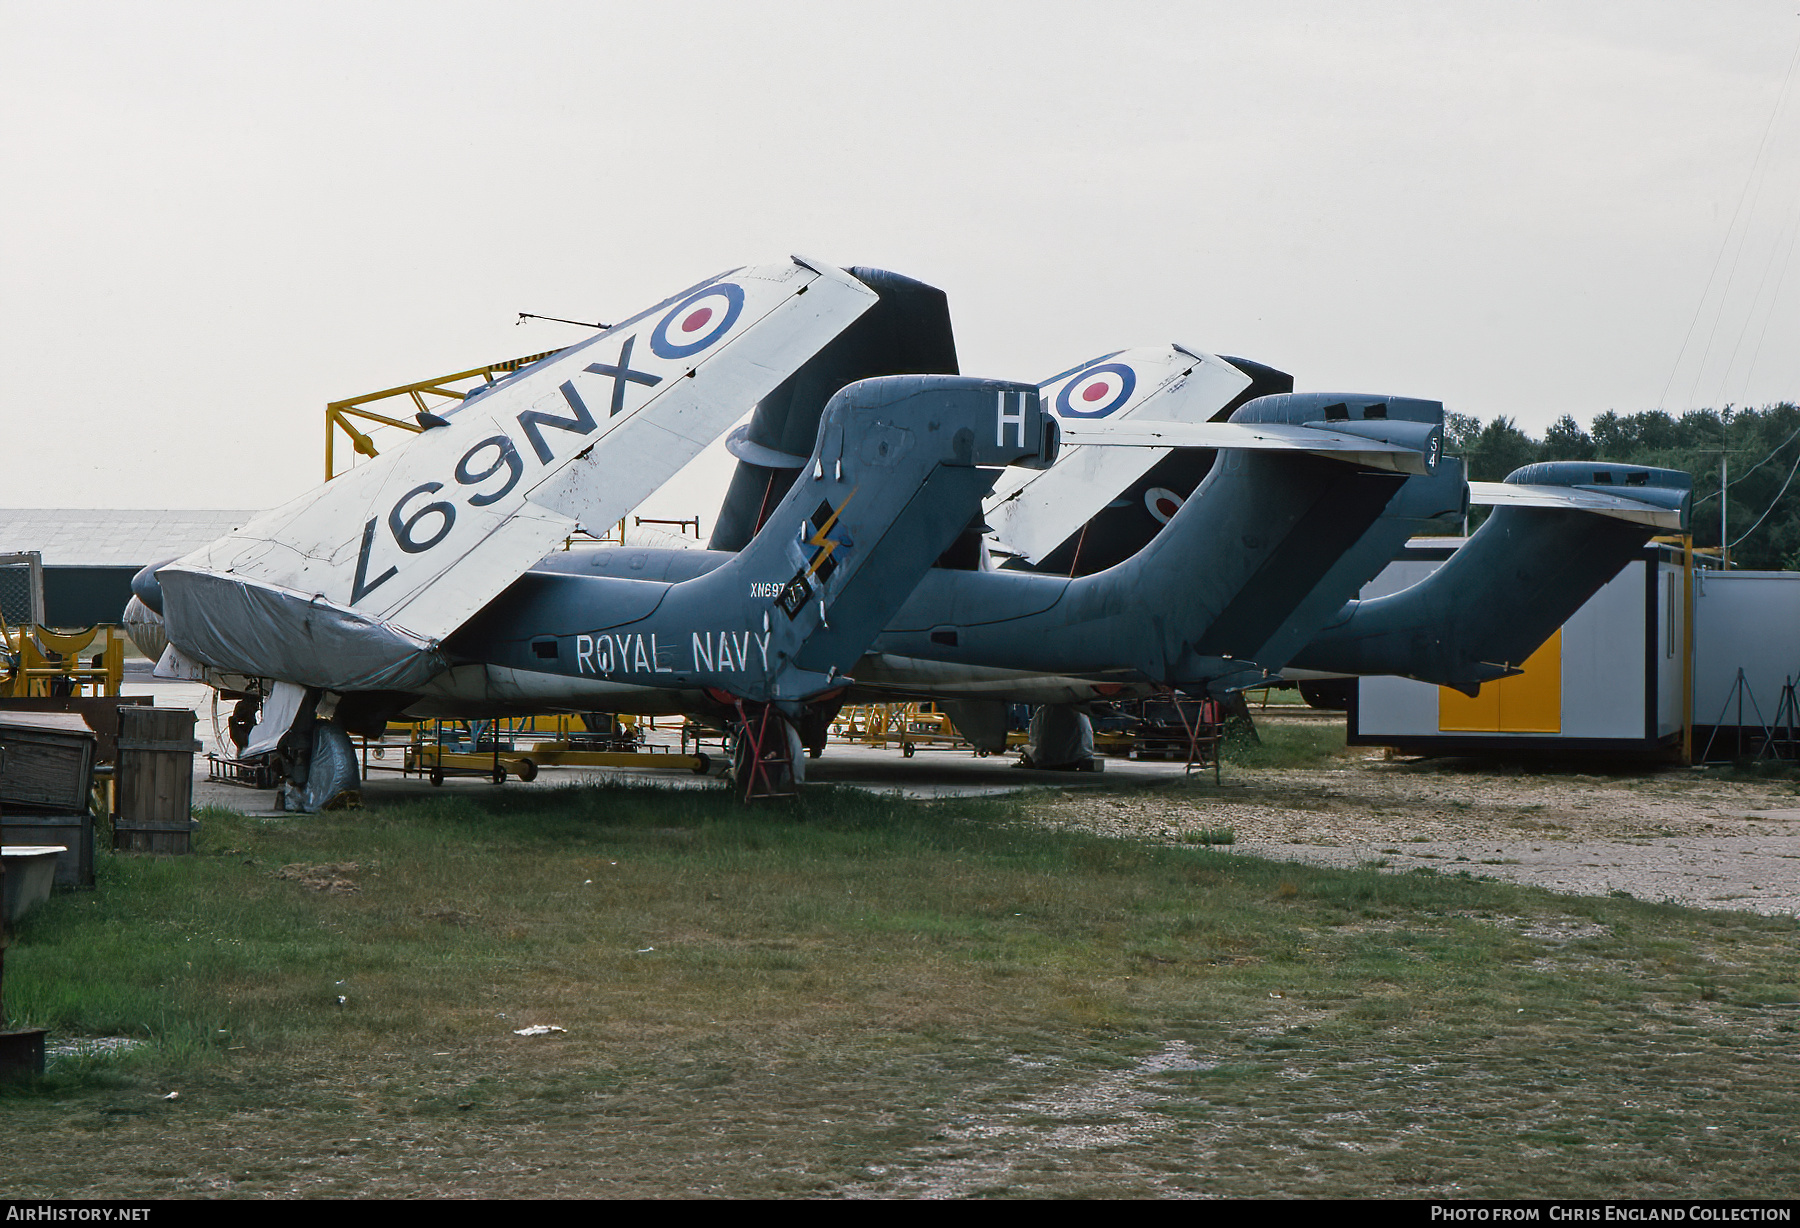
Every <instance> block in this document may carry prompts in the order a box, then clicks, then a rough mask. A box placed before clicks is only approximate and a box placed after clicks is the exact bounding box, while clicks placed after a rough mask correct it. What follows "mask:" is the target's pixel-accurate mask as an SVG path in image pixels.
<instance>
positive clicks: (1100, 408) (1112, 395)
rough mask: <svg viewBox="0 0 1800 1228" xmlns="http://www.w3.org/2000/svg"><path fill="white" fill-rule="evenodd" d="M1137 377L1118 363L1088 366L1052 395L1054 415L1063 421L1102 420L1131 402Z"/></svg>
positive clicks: (1122, 364)
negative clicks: (1054, 407) (1053, 397)
mask: <svg viewBox="0 0 1800 1228" xmlns="http://www.w3.org/2000/svg"><path fill="white" fill-rule="evenodd" d="M1136 387H1137V375H1136V374H1135V373H1134V372H1133V371H1132V369H1131V368H1130V367H1128V366H1126V365H1125V364H1124V363H1122V362H1103V363H1101V364H1099V365H1098V366H1094V367H1089V368H1088V369H1087V370H1085V371H1083V372H1082V373H1081V374H1079V375H1077V376H1076V377H1075V378H1074V379H1071V380H1070V381H1069V382H1068V383H1066V384H1064V385H1063V389H1062V391H1061V392H1059V393H1057V394H1056V412H1057V415H1058V416H1059V417H1063V418H1104V417H1106V415H1108V414H1110V413H1112V412H1113V411H1114V410H1116V409H1118V408H1119V407H1120V406H1121V405H1123V404H1125V402H1127V401H1129V400H1130V399H1131V390H1132V389H1133V388H1136Z"/></svg>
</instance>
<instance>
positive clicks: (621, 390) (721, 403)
mask: <svg viewBox="0 0 1800 1228" xmlns="http://www.w3.org/2000/svg"><path fill="white" fill-rule="evenodd" d="M875 301H876V296H875V294H874V293H873V292H871V291H870V290H869V289H868V287H866V286H864V285H863V284H862V283H861V282H859V281H857V280H855V279H854V278H852V277H850V276H849V275H848V274H846V273H844V272H842V271H840V270H838V269H835V268H832V267H831V266H829V265H824V264H819V263H815V262H811V261H805V260H802V259H800V258H798V257H795V258H793V259H792V260H789V261H785V262H782V263H779V264H770V265H761V266H756V267H751V268H741V269H736V270H732V271H731V272H728V273H724V274H721V275H720V276H718V277H715V278H711V279H709V280H707V281H705V282H701V283H700V284H698V285H696V286H692V287H689V288H688V289H686V290H683V291H681V292H680V293H678V294H675V295H672V296H671V297H669V298H667V299H664V300H663V301H662V302H660V303H657V304H655V305H654V306H652V307H649V308H647V309H645V310H643V311H641V312H638V313H637V314H636V315H634V316H632V317H631V318H630V319H627V320H625V321H623V322H622V323H620V324H616V325H614V326H613V327H611V328H610V329H607V330H606V331H604V332H602V333H600V334H599V335H598V336H595V337H593V338H591V339H589V340H588V341H585V342H582V343H580V344H578V345H574V346H571V347H569V348H568V349H566V350H562V351H560V352H558V353H557V354H555V355H553V356H551V357H550V358H547V359H545V360H543V361H541V362H539V363H536V364H534V365H532V366H530V367H527V368H525V369H524V370H521V371H519V372H518V373H517V374H515V375H513V376H511V377H509V378H507V379H505V380H502V381H499V382H497V383H495V384H493V385H491V386H490V387H488V388H486V389H483V390H480V391H478V392H477V393H476V394H474V395H471V396H470V397H469V398H468V399H467V400H465V401H464V402H463V403H462V404H461V406H460V407H458V408H456V409H454V410H452V411H449V412H447V413H446V414H445V415H444V418H443V419H441V420H440V419H433V420H428V421H426V420H422V425H425V426H426V427H427V428H428V429H427V430H426V431H425V432H424V433H423V434H421V435H418V436H416V437H414V438H413V439H411V440H409V441H408V442H407V443H406V444H405V445H404V446H403V447H400V448H397V449H395V450H393V451H391V452H388V453H387V454H385V455H383V456H381V457H378V458H376V459H375V460H373V461H371V462H369V463H368V464H365V465H361V466H358V467H357V468H356V469H353V470H352V471H350V472H349V473H347V474H345V475H343V476H341V477H339V478H338V479H336V480H335V481H333V482H331V483H329V484H328V485H326V486H324V487H322V488H320V489H318V490H314V491H312V492H309V493H308V494H306V495H304V496H302V497H301V498H299V499H296V500H294V501H292V502H290V503H288V504H286V505H284V506H282V507H279V508H277V509H275V510H274V511H271V512H267V513H265V514H263V515H261V516H259V517H257V518H256V519H254V520H252V521H250V522H249V523H248V524H246V525H245V526H244V527H243V528H241V529H238V530H237V531H235V532H233V533H231V534H230V535H228V536H226V537H224V538H221V539H220V540H218V541H216V542H214V543H212V544H211V545H209V546H206V547H204V548H202V549H200V550H196V551H194V552H193V553H192V554H189V555H187V556H185V557H183V558H181V559H179V560H177V561H176V562H174V563H171V564H169V565H168V566H165V567H163V568H161V569H159V570H158V572H157V579H158V580H159V581H160V583H161V585H162V592H163V602H164V607H163V614H164V617H165V618H166V619H167V621H168V624H169V629H170V638H171V640H172V641H174V642H176V643H179V644H180V645H181V649H180V650H172V651H177V652H178V653H185V654H187V655H188V656H190V657H192V658H196V659H198V660H199V661H200V662H201V663H203V664H205V665H208V666H211V667H213V668H215V669H219V670H225V671H232V672H238V673H244V674H249V675H253V676H260V677H274V678H279V679H282V680H284V681H288V682H294V683H298V684H301V685H305V686H315V687H322V688H325V689H328V690H336V691H359V690H382V689H404V688H408V687H416V686H419V685H421V684H422V683H423V682H424V681H425V680H426V679H427V678H429V677H431V676H432V675H433V674H435V673H437V672H439V671H440V670H441V669H443V668H444V664H445V663H444V660H443V658H442V655H441V653H440V652H439V651H438V642H439V641H441V640H442V639H443V638H444V637H445V636H447V635H449V634H450V633H451V632H452V631H454V630H456V629H457V628H458V627H459V626H461V625H462V624H463V623H464V622H465V621H467V620H468V618H469V617H470V616H471V615H473V614H474V613H475V612H476V611H477V610H479V609H480V608H481V607H482V606H484V605H486V604H487V603H488V602H489V601H491V600H492V599H493V598H494V597H496V596H498V595H499V594H500V592H501V591H502V590H503V589H505V588H506V586H507V585H509V584H511V583H512V582H513V581H514V580H516V579H517V578H518V577H519V575H520V574H521V573H523V572H524V571H526V570H527V569H528V568H530V567H531V565H532V564H533V563H534V562H536V561H537V560H538V559H540V558H542V557H543V556H544V554H546V553H547V552H548V551H549V550H551V549H552V548H553V547H554V546H555V545H556V543H558V542H559V541H561V540H562V539H563V538H564V537H566V536H567V535H568V534H569V533H571V532H573V531H574V529H575V528H576V527H577V526H578V525H588V526H599V525H604V524H608V523H610V522H612V521H614V520H617V519H618V518H620V517H621V516H624V515H625V514H627V513H628V512H629V511H630V510H631V509H632V508H633V507H635V506H637V505H638V504H639V503H641V502H642V501H643V500H644V499H645V498H647V497H648V496H649V495H650V494H651V493H653V492H654V491H655V490H656V489H657V487H659V486H661V485H662V484H663V483H664V482H666V481H667V480H668V479H669V478H671V477H673V476H674V474H675V473H676V472H677V471H678V470H680V469H681V467H682V466H684V465H685V464H687V463H688V462H689V461H690V460H692V459H693V458H694V457H695V456H697V455H698V454H699V453H700V451H701V450H702V449H704V448H705V447H706V446H707V445H708V444H709V443H711V442H712V441H713V440H714V439H716V438H717V437H718V436H719V435H720V434H722V433H723V432H724V431H725V430H727V429H728V428H729V427H730V426H731V424H732V423H733V422H735V421H736V420H737V419H738V418H739V417H740V416H742V415H743V414H744V413H745V411H747V410H748V409H750V407H751V406H752V405H754V404H755V403H756V402H757V401H758V400H759V399H761V398H762V397H764V396H766V395H768V393H769V392H770V391H771V390H772V389H774V388H775V387H776V386H777V385H778V384H780V383H781V381H782V380H784V379H786V378H787V377H788V376H789V375H791V374H792V373H793V372H794V371H795V370H797V369H798V368H799V367H800V366H802V365H803V364H804V363H805V362H806V361H807V360H808V359H809V358H811V357H812V356H813V355H814V354H815V353H817V352H818V350H819V349H820V348H822V347H823V346H824V345H825V344H826V343H827V342H828V341H830V340H831V339H832V338H833V337H835V336H836V335H837V334H838V333H839V332H841V331H842V330H843V329H845V328H846V327H848V326H849V325H850V324H851V323H852V322H853V321H855V320H856V319H857V317H859V316H860V315H862V314H863V313H864V312H865V311H867V310H868V309H869V308H870V307H871V306H873V305H874V303H875ZM181 664H182V663H181V662H179V661H178V660H173V659H165V663H164V666H163V667H159V668H164V669H165V670H167V669H175V668H179V667H180V665H181Z"/></svg>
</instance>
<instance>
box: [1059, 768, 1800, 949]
mask: <svg viewBox="0 0 1800 1228" xmlns="http://www.w3.org/2000/svg"><path fill="white" fill-rule="evenodd" d="M1384 754H1385V753H1384V752H1382V751H1379V750H1375V751H1369V752H1362V751H1352V752H1351V757H1350V758H1348V759H1346V760H1343V761H1342V764H1343V765H1342V766H1336V767H1328V768H1315V769H1281V770H1274V769H1265V770H1256V769H1248V770H1247V769H1236V770H1232V771H1229V772H1227V774H1226V783H1225V785H1224V787H1222V788H1219V789H1217V790H1214V789H1212V788H1210V787H1196V788H1192V789H1183V790H1182V791H1180V792H1179V793H1172V792H1169V791H1164V790H1155V791H1146V792H1144V793H1141V794H1134V795H1116V794H1115V795H1084V794H1082V793H1079V792H1071V793H1068V794H1065V795H1064V796H1063V797H1062V798H1060V799H1058V800H1056V801H1054V802H1053V803H1052V804H1051V805H1050V806H1049V807H1048V808H1047V809H1046V811H1045V812H1044V813H1045V817H1046V819H1047V821H1049V822H1050V823H1052V824H1054V825H1059V826H1069V827H1079V828H1082V829H1085V830H1089V831H1096V832H1101V833H1105V834H1116V835H1134V836H1140V837H1141V836H1150V837H1153V838H1154V837H1161V838H1164V839H1170V840H1182V839H1184V838H1186V837H1189V836H1191V835H1196V834H1198V833H1199V832H1201V831H1205V830H1208V829H1218V828H1230V829H1231V831H1232V833H1233V834H1234V836H1235V838H1236V839H1235V843H1234V844H1233V845H1232V846H1231V848H1232V850H1233V851H1235V852H1241V853H1253V854H1256V855H1258V856H1262V857H1274V858H1280V859H1285V860H1291V861H1303V862H1309V863H1313V864H1317V865H1330V866H1358V865H1375V866H1379V867H1381V868H1384V869H1390V870H1393V871H1396V872H1398V871H1405V870H1411V869H1413V868H1415V867H1418V866H1431V867H1433V868H1435V869H1437V870H1439V871H1440V872H1443V873H1455V872H1457V871H1462V870H1466V871H1468V872H1469V873H1471V874H1477V875H1483V876H1489V877H1493V878H1500V879H1507V880H1510V881H1513V882H1520V883H1531V884H1535V885H1537V886H1541V887H1548V888H1551V889H1553V890H1556V891H1568V892H1574V893H1578V894H1584V895H1604V894H1607V893H1609V892H1615V891H1623V892H1629V893H1630V894H1631V895H1634V896H1637V897H1638V898H1640V899H1649V900H1659V901H1670V902H1674V903H1680V904H1689V905H1696V906H1700V907H1705V908H1739V909H1746V910H1749V911H1752V912H1759V913H1767V914H1793V913H1795V912H1797V911H1800V784H1797V783H1796V782H1794V781H1790V780H1736V779H1726V778H1724V776H1723V774H1722V773H1720V772H1717V771H1707V772H1696V771H1694V770H1692V769H1688V768H1681V767H1668V768H1656V769H1650V770H1648V771H1646V772H1644V773H1641V774H1635V775H1624V774H1620V775H1617V776H1601V775H1581V774H1574V773H1559V774H1550V773H1528V772H1526V771H1523V770H1517V769H1506V768H1495V767H1493V766H1491V765H1488V764H1484V763H1480V762H1477V761H1474V760H1425V761H1417V760H1388V759H1386V758H1385V757H1384Z"/></svg>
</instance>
